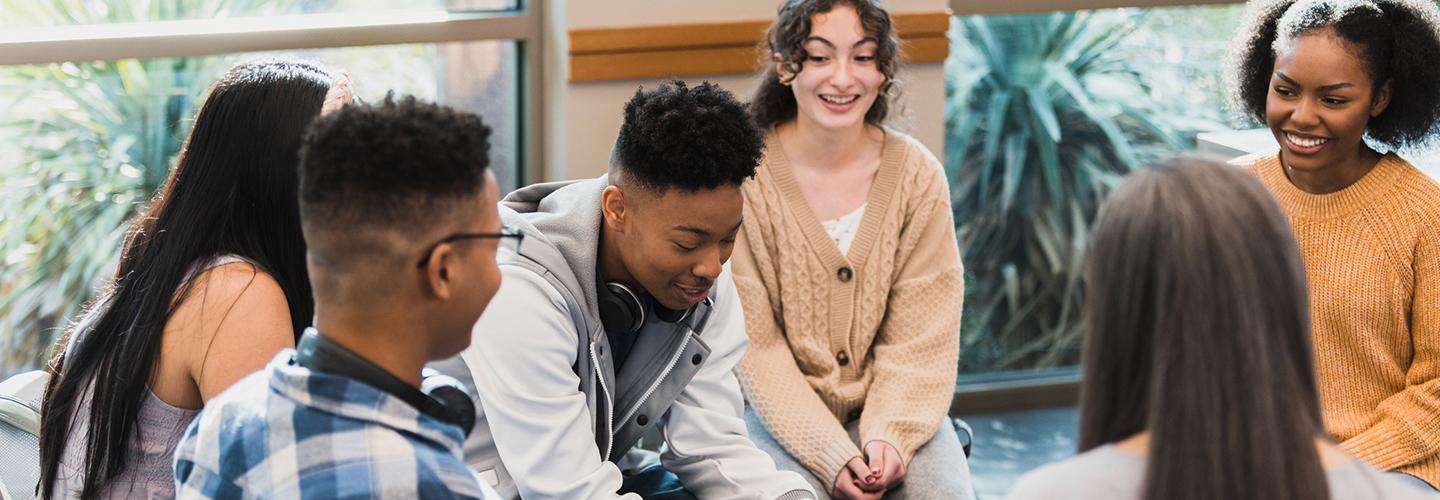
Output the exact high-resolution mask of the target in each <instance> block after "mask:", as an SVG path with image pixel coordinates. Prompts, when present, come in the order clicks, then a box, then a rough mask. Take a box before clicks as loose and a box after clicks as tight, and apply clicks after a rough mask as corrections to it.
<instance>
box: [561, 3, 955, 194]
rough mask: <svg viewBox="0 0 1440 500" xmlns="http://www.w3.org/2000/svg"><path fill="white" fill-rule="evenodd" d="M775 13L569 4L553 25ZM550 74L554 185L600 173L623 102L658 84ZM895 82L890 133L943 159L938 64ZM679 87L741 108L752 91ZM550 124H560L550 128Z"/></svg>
mask: <svg viewBox="0 0 1440 500" xmlns="http://www.w3.org/2000/svg"><path fill="white" fill-rule="evenodd" d="M777 5H778V3H777V0H730V1H718V2H717V1H713V0H710V1H701V0H569V1H567V2H565V6H564V12H563V13H560V15H561V16H563V19H564V21H561V22H557V23H556V24H562V23H563V24H564V25H565V26H567V29H580V28H602V27H607V28H608V27H623V26H647V25H655V24H679V23H696V22H725V21H753V20H760V19H769V18H772V17H774V15H775V8H776V6H777ZM887 7H888V8H889V9H890V11H891V12H895V13H898V12H935V11H938V10H941V9H944V8H945V7H946V0H891V1H889V2H887ZM566 51H568V49H566ZM550 53H551V54H554V53H555V52H550ZM564 53H565V52H564V51H562V52H559V54H564ZM561 66H563V65H561ZM552 69H554V70H556V71H552V72H550V74H547V75H546V76H547V80H549V81H551V82H560V83H559V84H558V85H554V86H552V88H551V90H550V92H549V93H551V94H552V95H549V96H547V97H548V99H547V106H551V107H552V109H550V110H549V111H550V113H548V117H549V118H550V119H551V120H552V123H553V126H549V127H547V128H549V129H550V130H551V134H550V137H548V138H547V139H548V141H547V144H548V145H549V147H548V148H547V149H548V150H549V151H547V158H546V162H547V163H548V164H549V167H550V168H549V169H548V172H547V173H548V176H549V177H550V178H551V179H552V180H553V179H575V178H581V177H593V176H596V175H599V174H600V173H602V172H604V171H605V163H606V161H607V160H608V159H609V157H610V146H611V145H612V144H613V143H614V141H615V133H616V131H618V130H619V129H620V122H621V118H622V116H621V111H622V110H623V108H624V105H625V101H627V100H629V99H630V96H631V95H633V94H634V93H635V89H636V88H638V87H639V86H641V85H644V86H646V87H647V88H648V87H649V86H651V85H654V84H655V82H656V81H659V80H658V79H657V80H629V81H614V82H582V83H571V82H569V81H568V80H569V75H568V74H564V69H563V68H553V67H552ZM557 73H559V74H557ZM901 79H902V82H903V85H904V87H903V90H904V92H903V106H904V108H905V110H906V114H905V117H904V119H901V120H896V121H894V123H893V125H894V126H895V127H896V128H899V129H900V130H902V131H906V132H908V133H910V134H911V135H914V136H915V137H916V138H917V139H919V140H920V141H921V142H922V143H924V144H925V145H926V146H929V147H930V149H931V150H932V151H934V152H935V153H936V155H937V156H939V155H940V154H941V153H942V152H943V143H944V142H943V141H944V132H945V130H944V129H945V117H944V103H945V79H944V71H943V69H942V64H940V63H928V64H916V65H911V66H909V67H907V68H906V70H905V72H904V73H902V74H901ZM685 80H686V81H687V82H692V83H699V82H701V81H705V80H709V81H712V82H715V83H717V84H719V85H720V86H722V87H724V88H726V89H728V90H730V91H731V92H734V93H735V95H736V97H738V98H740V99H741V100H745V99H748V98H749V94H750V91H751V89H752V88H753V86H754V75H712V76H700V77H686V78H685ZM554 107H559V108H560V109H554ZM556 120H558V121H559V123H554V121H556Z"/></svg>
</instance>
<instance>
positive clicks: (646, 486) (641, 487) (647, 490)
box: [620, 465, 696, 500]
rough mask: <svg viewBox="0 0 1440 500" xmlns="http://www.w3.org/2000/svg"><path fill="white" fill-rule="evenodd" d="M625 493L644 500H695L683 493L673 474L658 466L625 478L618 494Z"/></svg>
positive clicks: (688, 493)
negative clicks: (638, 496)
mask: <svg viewBox="0 0 1440 500" xmlns="http://www.w3.org/2000/svg"><path fill="white" fill-rule="evenodd" d="M626 493H634V494H636V495H640V497H641V498H644V499H645V500H696V499H695V495H692V494H690V492H688V491H685V486H683V485H681V484H680V478H679V477H676V476H675V473H673V472H670V471H668V470H665V468H664V467H661V466H659V465H653V466H650V467H647V468H645V469H644V470H641V471H640V472H636V473H635V474H634V475H631V476H626V477H625V480H624V481H623V482H621V483H620V494H622V495H623V494H626Z"/></svg>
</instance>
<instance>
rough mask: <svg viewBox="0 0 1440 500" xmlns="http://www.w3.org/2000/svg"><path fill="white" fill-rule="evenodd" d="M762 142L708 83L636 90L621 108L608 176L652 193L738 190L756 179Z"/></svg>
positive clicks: (740, 110)
mask: <svg viewBox="0 0 1440 500" xmlns="http://www.w3.org/2000/svg"><path fill="white" fill-rule="evenodd" d="M764 149H765V139H764V137H763V136H762V135H761V133H760V130H759V129H758V128H756V127H755V125H754V124H753V123H752V122H751V121H750V116H749V115H748V114H746V112H745V106H744V105H742V104H740V103H739V102H738V101H736V100H735V96H734V95H733V94H731V93H730V92H729V91H727V90H725V89H722V88H720V86H719V85H715V84H713V83H710V82H705V83H702V84H700V85H699V86H696V87H694V88H691V87H688V86H686V85H685V82H683V81H680V80H673V81H670V82H664V83H661V84H660V85H658V86H656V87H655V88H654V89H653V90H648V91H647V90H645V89H644V88H641V89H639V90H636V91H635V96H634V97H632V98H630V102H628V103H626V104H625V122H624V123H623V124H621V125H620V133H619V135H618V136H617V137H616V138H615V149H614V151H613V152H612V153H611V157H610V169H611V175H612V176H616V177H618V178H623V179H624V180H625V181H626V182H629V181H634V182H636V183H638V184H639V185H641V186H643V187H645V188H647V189H650V190H651V191H653V192H657V193H662V194H663V193H664V192H665V191H666V190H667V189H669V188H672V187H674V188H680V189H684V190H687V191H694V190H697V189H714V188H716V187H720V186H738V185H740V184H741V183H743V182H745V179H748V178H750V177H753V176H754V175H755V167H756V166H757V165H759V163H760V156H761V154H762V152H763V151H764Z"/></svg>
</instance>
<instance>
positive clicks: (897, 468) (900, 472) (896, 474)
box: [885, 445, 905, 488]
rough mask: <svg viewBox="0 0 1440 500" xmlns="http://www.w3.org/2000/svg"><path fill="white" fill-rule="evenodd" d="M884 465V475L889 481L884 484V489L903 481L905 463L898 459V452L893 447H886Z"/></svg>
mask: <svg viewBox="0 0 1440 500" xmlns="http://www.w3.org/2000/svg"><path fill="white" fill-rule="evenodd" d="M885 465H886V466H887V467H888V472H886V473H885V475H886V476H888V477H889V479H890V480H889V481H887V482H885V487H886V488H891V487H894V486H896V485H899V484H900V483H901V482H903V481H905V461H904V460H901V459H900V450H897V449H895V447H894V446H890V445H886V446H885Z"/></svg>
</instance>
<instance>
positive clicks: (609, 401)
mask: <svg viewBox="0 0 1440 500" xmlns="http://www.w3.org/2000/svg"><path fill="white" fill-rule="evenodd" d="M590 363H591V365H592V366H594V367H595V378H597V379H599V380H600V391H601V392H604V393H605V432H606V433H607V434H608V435H607V436H606V439H605V456H603V457H600V458H601V459H603V460H610V452H611V450H612V448H614V446H615V398H614V397H613V396H611V395H610V387H609V386H606V385H605V375H604V374H602V373H600V356H598V355H596V354H595V343H594V342H591V343H590Z"/></svg>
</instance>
